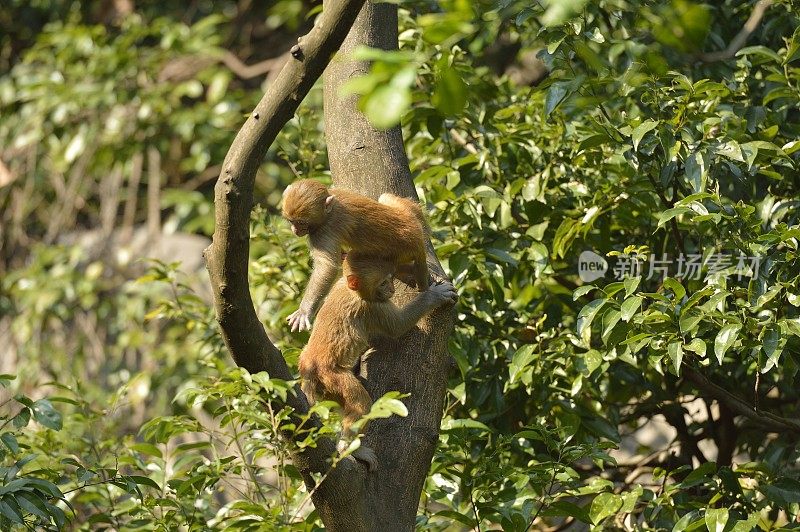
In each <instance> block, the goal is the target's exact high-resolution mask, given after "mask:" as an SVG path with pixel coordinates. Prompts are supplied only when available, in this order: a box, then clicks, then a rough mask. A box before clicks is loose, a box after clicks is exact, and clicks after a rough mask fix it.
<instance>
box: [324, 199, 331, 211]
mask: <svg viewBox="0 0 800 532" xmlns="http://www.w3.org/2000/svg"><path fill="white" fill-rule="evenodd" d="M332 203H333V196H328V197H327V198H325V212H331V208H332V207H333V206H332V205H331V204H332Z"/></svg>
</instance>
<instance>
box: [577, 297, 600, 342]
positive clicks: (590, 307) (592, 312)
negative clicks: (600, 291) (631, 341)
mask: <svg viewBox="0 0 800 532" xmlns="http://www.w3.org/2000/svg"><path fill="white" fill-rule="evenodd" d="M605 303H606V300H605V299H595V300H594V301H592V302H591V303H589V304H587V305H585V306H584V307H583V308H582V309H581V311H580V312H579V313H578V336H580V337H581V338H582V339H583V340H584V342H585V343H588V342H589V338H590V336H591V331H592V329H591V325H592V320H594V317H595V316H596V315H597V312H598V311H599V310H600V309H601V308H603V305H604V304H605Z"/></svg>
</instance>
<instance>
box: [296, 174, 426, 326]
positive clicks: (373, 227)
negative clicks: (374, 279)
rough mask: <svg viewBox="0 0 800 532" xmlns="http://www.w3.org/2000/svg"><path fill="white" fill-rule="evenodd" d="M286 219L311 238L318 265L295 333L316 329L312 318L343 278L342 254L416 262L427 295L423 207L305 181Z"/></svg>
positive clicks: (420, 285)
mask: <svg viewBox="0 0 800 532" xmlns="http://www.w3.org/2000/svg"><path fill="white" fill-rule="evenodd" d="M283 216H284V218H286V219H287V220H288V221H289V223H291V224H292V231H293V232H294V234H296V235H297V236H303V235H308V243H309V247H310V248H311V257H312V259H313V261H314V269H313V271H312V272H311V278H310V279H309V281H308V287H307V288H306V291H305V294H304V295H303V299H302V301H301V302H300V308H299V309H297V311H295V312H294V313H292V315H290V316H289V318H288V319H287V321H288V322H289V325H290V326H291V329H292V331H297V330H303V329H310V328H311V318H312V317H313V316H314V314H315V313H316V312H317V309H318V308H319V305H320V304H321V303H322V299H323V298H324V297H325V295H326V294H327V293H328V291H329V290H330V289H331V286H333V283H335V282H336V278H337V277H338V275H339V264H340V263H341V260H342V251H351V250H352V251H355V252H363V253H364V254H367V255H370V256H373V257H382V258H385V259H387V260H388V261H390V262H392V263H393V264H395V265H397V264H401V263H411V262H413V263H414V264H413V272H414V279H415V282H416V285H417V287H418V288H419V289H420V290H427V288H428V283H429V281H428V264H427V262H426V261H425V240H426V237H427V235H428V225H427V223H426V222H425V216H424V214H423V212H422V208H421V207H420V206H419V204H418V203H417V202H415V201H412V200H410V199H407V198H400V197H398V196H394V195H392V194H383V195H381V197H380V199H379V200H378V201H375V200H373V199H371V198H368V197H366V196H362V195H361V194H356V193H355V192H349V191H347V190H338V189H337V190H333V191H328V189H327V187H325V185H323V184H322V183H320V182H318V181H314V180H313V179H300V180H298V181H295V182H294V183H293V184H291V185H289V186H288V187H287V188H286V190H285V191H284V193H283Z"/></svg>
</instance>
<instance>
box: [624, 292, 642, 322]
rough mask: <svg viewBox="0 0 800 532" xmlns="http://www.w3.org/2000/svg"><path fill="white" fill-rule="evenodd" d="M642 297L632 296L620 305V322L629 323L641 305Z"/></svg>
mask: <svg viewBox="0 0 800 532" xmlns="http://www.w3.org/2000/svg"><path fill="white" fill-rule="evenodd" d="M642 299H644V298H643V297H642V296H633V297H629V298H628V299H626V300H625V301H624V302H623V303H622V305H621V306H620V318H622V321H626V322H627V321H630V319H631V318H632V317H633V315H634V314H636V311H637V310H639V306H641V304H642Z"/></svg>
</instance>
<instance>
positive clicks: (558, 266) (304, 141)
mask: <svg viewBox="0 0 800 532" xmlns="http://www.w3.org/2000/svg"><path fill="white" fill-rule="evenodd" d="M320 9H321V6H320V5H319V3H317V2H306V1H301V0H281V1H275V2H268V1H255V0H252V1H244V0H240V1H238V2H236V1H223V2H207V1H193V2H173V1H166V2H165V1H161V2H150V1H140V2H134V1H133V0H107V1H100V2H75V1H68V0H63V1H58V0H54V1H47V0H42V1H34V2H30V1H24V2H23V1H21V0H9V1H7V2H5V3H4V4H3V7H2V9H0V338H1V339H2V342H0V374H3V375H2V376H0V405H2V406H0V528H2V529H6V528H9V527H16V528H20V529H22V528H25V527H27V528H37V529H40V528H72V529H80V530H84V529H85V530H90V529H91V530H94V529H117V530H121V529H134V528H141V529H158V530H173V529H177V528H179V527H184V529H198V530H199V529H202V530H207V529H222V528H226V529H247V530H256V529H261V530H274V529H277V528H283V527H297V528H314V527H315V526H318V525H320V523H319V521H318V519H317V517H316V514H315V512H314V511H313V508H312V507H311V505H310V499H309V496H308V493H307V492H306V490H305V487H304V486H303V485H302V482H301V481H300V480H299V479H300V477H299V474H298V472H297V471H296V469H294V468H293V466H292V465H291V463H290V461H289V460H288V450H289V449H288V448H287V446H286V444H285V443H284V442H282V441H281V440H280V439H279V438H277V436H276V434H277V432H278V429H279V428H280V427H284V428H285V427H286V423H288V422H289V418H288V417H287V413H286V412H284V411H281V410H273V409H272V407H271V405H272V403H268V405H267V406H268V408H267V409H266V410H265V408H264V405H263V403H261V402H260V401H259V397H264V396H265V395H266V396H271V397H277V398H280V397H281V396H283V394H285V393H287V389H288V388H287V384H286V383H281V382H278V381H275V380H269V379H266V378H265V377H264V376H249V375H244V374H242V373H241V372H240V371H239V370H236V369H231V368H230V361H229V357H228V354H227V352H226V351H225V349H224V347H223V346H222V344H221V340H220V338H219V336H218V334H217V330H216V325H215V322H214V317H213V310H212V309H211V308H210V304H209V298H208V290H207V280H206V278H205V274H204V271H203V264H202V258H201V252H202V249H203V248H204V247H205V245H207V243H208V238H209V237H210V235H211V232H212V231H213V218H212V214H213V205H212V203H211V199H212V194H213V185H214V180H215V178H216V176H217V175H218V172H219V165H220V164H221V161H222V159H223V157H224V154H225V152H226V150H227V148H228V146H229V144H230V142H231V140H232V138H233V135H234V134H235V132H236V131H237V129H238V127H239V125H240V124H241V122H242V120H243V117H244V115H245V114H246V113H247V111H248V110H249V109H251V108H252V106H253V105H254V104H255V102H256V101H257V99H258V98H259V97H260V95H261V92H262V90H263V89H265V88H266V87H268V86H269V83H270V80H271V79H272V78H271V77H272V76H274V74H275V73H276V72H277V70H278V69H279V68H280V66H281V64H282V61H283V60H284V59H285V54H286V52H287V50H288V49H289V47H291V45H292V44H293V43H294V42H295V40H296V38H297V37H298V36H299V35H302V34H303V33H304V32H306V31H307V30H308V29H309V28H310V27H311V24H312V23H313V18H314V16H315V14H317V13H318V12H319V10H320ZM399 9H400V24H401V27H400V32H401V33H400V41H401V43H400V44H401V49H400V51H398V52H385V51H376V50H367V49H364V50H360V51H359V52H358V55H359V56H360V57H362V58H366V59H370V60H372V61H373V68H372V70H371V71H370V73H369V74H368V75H366V76H364V77H362V78H358V79H355V80H353V81H352V82H351V83H350V84H349V85H348V87H347V90H349V91H351V92H355V93H357V94H360V95H361V97H360V100H359V105H360V106H361V109H362V110H363V111H364V112H365V113H366V114H367V116H368V117H369V118H370V119H371V120H372V122H373V123H374V124H375V125H376V127H389V126H391V125H394V124H397V123H402V126H403V130H404V138H405V139H406V147H407V151H408V154H409V159H410V161H411V165H412V171H413V172H414V175H415V182H416V184H417V189H418V192H419V194H420V196H421V197H422V199H423V200H424V201H425V203H426V205H427V210H428V212H429V215H430V219H431V225H432V228H433V237H434V244H435V245H436V247H437V251H438V254H439V256H440V258H441V259H442V261H443V263H444V265H445V267H446V269H447V271H448V273H449V274H450V275H451V276H452V278H453V279H454V281H455V283H456V285H457V287H458V289H459V293H460V298H461V299H460V302H459V313H460V315H459V320H458V325H457V329H456V332H455V334H454V336H453V338H452V342H451V349H450V351H451V354H452V356H453V358H454V361H455V364H454V372H453V375H452V379H451V382H450V387H449V392H448V401H447V409H446V413H445V418H444V420H443V424H442V437H441V441H440V445H439V448H438V451H437V454H436V456H435V458H434V462H433V464H432V466H431V474H430V476H429V478H428V480H427V482H426V485H425V488H424V491H423V497H422V500H421V505H420V513H419V517H418V520H417V525H418V527H419V528H420V529H424V530H427V529H430V530H445V529H447V530H458V529H485V528H490V527H493V528H502V529H504V530H519V531H523V530H529V529H534V530H545V529H547V530H568V529H572V530H581V529H585V528H589V527H596V528H598V529H628V530H675V531H680V530H709V531H714V532H717V531H748V530H781V529H783V530H788V529H796V528H798V527H800V522H799V521H798V515H799V514H800V480H799V479H798V477H799V476H800V471H798V466H797V464H798V458H800V456H799V453H798V448H797V442H798V435H800V421H799V419H800V415H799V414H800V395H798V394H799V393H800V392H799V390H800V387H798V385H797V383H798V382H800V381H798V376H797V369H798V366H799V365H800V338H799V337H800V312H798V306H800V281H798V276H800V260H798V257H797V249H798V239H799V238H800V227H799V226H798V216H799V215H798V212H800V211H798V205H799V204H800V199H799V196H800V177H798V176H799V175H800V174H799V173H798V163H800V110H799V109H800V29H799V28H800V16H798V5H797V4H796V2H793V1H790V0H780V1H774V2H768V1H763V0H762V1H761V2H757V3H756V2H752V1H741V0H721V1H719V2H714V3H708V4H701V3H697V2H690V1H688V0H673V1H669V2H666V1H654V0H647V1H644V2H626V1H622V0H600V1H598V2H586V1H585V0H569V1H555V0H550V1H542V2H539V3H531V2H523V1H515V0H502V1H489V0H480V1H473V2H468V1H466V0H450V1H438V2H437V1H409V2H401V3H400V6H399ZM322 120H323V117H322V113H321V87H317V88H315V89H314V90H313V91H312V93H311V94H310V95H309V97H308V98H307V99H306V101H305V102H304V104H303V106H302V107H301V109H300V110H299V111H298V113H297V115H296V116H295V118H294V119H293V120H292V121H291V122H290V123H289V124H288V125H287V127H285V128H284V130H283V131H282V132H281V135H280V136H279V139H278V141H277V142H276V143H275V145H274V146H273V147H272V148H271V150H270V151H269V153H268V154H267V157H266V159H265V161H264V164H263V165H262V167H261V169H260V171H259V174H258V176H257V182H256V198H257V200H258V202H259V206H257V207H256V209H255V211H254V216H253V220H252V225H251V235H252V240H251V244H252V246H251V247H252V257H253V261H252V264H251V269H250V276H251V286H252V292H253V296H254V301H255V302H256V305H257V309H258V312H259V315H260V316H261V317H262V319H263V321H264V324H265V326H266V327H267V330H268V331H269V333H270V337H271V338H273V339H274V341H275V342H276V344H277V345H278V346H279V347H280V348H281V349H282V350H283V352H284V354H285V355H286V357H287V360H288V361H289V363H290V364H294V363H296V358H297V355H298V353H299V349H300V348H301V347H302V346H303V343H304V341H305V339H306V337H305V336H303V335H292V334H290V333H289V331H288V330H287V329H286V327H285V317H286V316H287V315H288V314H289V313H290V312H291V311H292V310H294V308H295V307H296V304H297V301H298V298H299V296H300V293H301V290H302V287H303V286H304V285H305V281H306V279H307V274H308V254H307V251H306V244H305V242H303V241H302V240H300V239H297V238H294V237H292V236H291V233H290V232H289V231H288V230H287V227H286V225H285V223H284V222H282V221H281V220H280V219H279V218H278V217H277V216H276V213H277V211H276V206H277V202H278V200H279V197H280V193H281V191H282V189H283V188H284V187H285V186H286V185H287V184H288V183H289V182H291V181H292V180H293V179H294V178H295V177H297V176H303V177H316V178H321V179H327V178H328V176H327V159H326V157H327V156H326V153H325V144H324V137H323V133H322V131H323V126H322V124H323V122H322ZM586 250H593V251H594V252H596V253H597V254H599V255H600V256H602V257H604V258H605V259H606V260H607V261H608V262H609V263H610V264H611V266H612V268H619V267H621V266H622V265H624V264H625V261H626V260H628V261H629V260H630V258H631V257H640V258H643V261H644V267H643V270H642V272H641V274H640V275H637V274H636V272H629V273H630V275H628V276H627V277H626V278H625V279H622V278H620V279H619V280H615V279H612V277H613V275H612V272H611V271H609V272H608V273H607V274H606V276H605V277H603V278H600V279H597V280H595V281H594V282H590V283H586V282H584V281H582V280H581V278H580V277H579V275H578V272H577V266H578V260H579V256H580V254H581V253H582V252H583V251H586ZM664 254H667V255H668V257H669V258H670V259H671V260H672V262H671V268H670V269H669V271H668V272H667V275H666V276H664V275H661V274H660V273H658V272H657V271H655V270H654V268H653V267H654V266H657V264H656V263H655V262H653V263H650V262H649V257H656V258H657V259H659V260H660V259H662V258H663V255H664ZM679 254H682V255H683V256H684V257H690V256H699V257H700V263H702V266H701V267H700V269H699V270H697V272H698V274H697V275H680V272H678V271H677V269H676V267H677V266H676V261H677V257H678V255H679ZM720 256H730V257H739V256H743V257H747V258H748V259H757V261H756V262H757V264H758V268H757V270H756V269H755V268H745V270H746V271H745V275H741V271H739V270H740V269H739V268H738V266H739V265H738V264H737V263H736V261H735V260H734V261H733V263H724V264H720V259H719V258H718V257H720ZM751 263H752V261H751V260H748V264H751ZM654 273H655V274H654ZM683 273H684V274H685V273H686V271H685V270H684V272H683ZM387 401H389V402H388V403H386V404H385V405H384V406H383V407H382V408H384V410H385V411H386V412H393V411H394V412H396V411H401V410H402V409H399V410H398V409H397V408H396V401H397V399H396V398H388V399H387ZM393 401H395V402H393ZM382 404H383V403H382ZM386 405H388V406H386ZM392 405H395V406H392ZM329 406H330V405H325V404H322V405H319V407H318V410H317V413H319V414H320V415H322V416H323V417H327V416H328V413H329ZM387 415H388V414H387ZM317 436H318V435H317V434H309V435H308V438H307V440H306V441H304V442H300V443H299V444H300V445H305V444H307V445H312V444H313V441H314V439H315V438H316V437H317Z"/></svg>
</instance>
